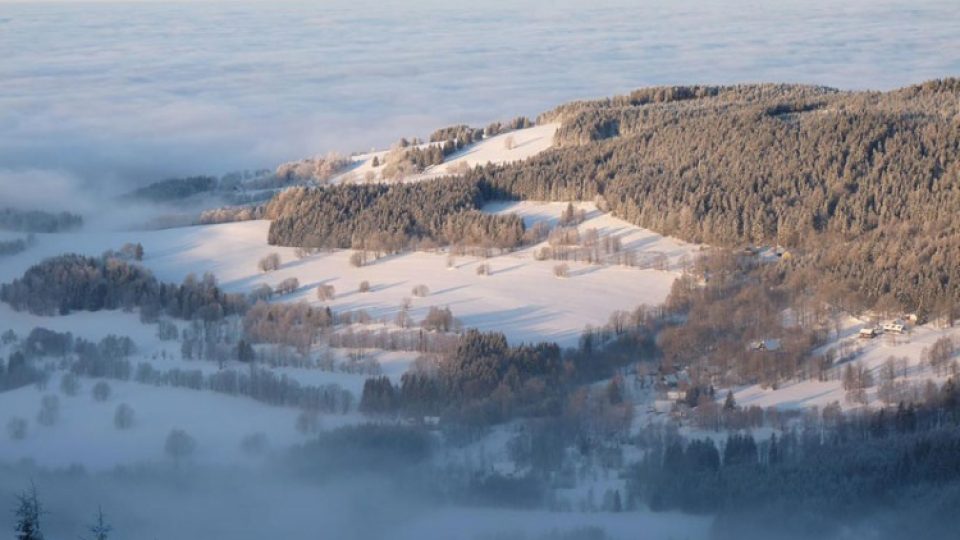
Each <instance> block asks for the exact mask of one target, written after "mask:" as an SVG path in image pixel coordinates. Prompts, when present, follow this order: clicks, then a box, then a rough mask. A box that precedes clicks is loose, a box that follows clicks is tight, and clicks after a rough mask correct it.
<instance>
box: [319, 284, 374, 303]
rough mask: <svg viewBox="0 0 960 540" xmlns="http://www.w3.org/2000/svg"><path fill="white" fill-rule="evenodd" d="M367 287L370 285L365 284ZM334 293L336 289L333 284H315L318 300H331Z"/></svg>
mask: <svg viewBox="0 0 960 540" xmlns="http://www.w3.org/2000/svg"><path fill="white" fill-rule="evenodd" d="M369 287H370V285H369V284H367V288H368V289H369ZM336 293H337V290H336V289H335V288H334V287H333V285H326V284H321V285H317V299H318V300H321V301H324V302H326V301H329V300H333V298H334V296H336Z"/></svg>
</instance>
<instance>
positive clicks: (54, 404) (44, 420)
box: [37, 394, 60, 426]
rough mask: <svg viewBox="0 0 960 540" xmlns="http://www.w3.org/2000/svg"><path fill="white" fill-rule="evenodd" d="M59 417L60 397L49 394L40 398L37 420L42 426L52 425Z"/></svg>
mask: <svg viewBox="0 0 960 540" xmlns="http://www.w3.org/2000/svg"><path fill="white" fill-rule="evenodd" d="M59 419H60V398H59V397H57V396H55V395H53V394H50V395H46V396H43V398H41V399H40V412H39V413H37V422H38V423H39V424H40V425H42V426H52V425H54V424H56V423H57V420H59Z"/></svg>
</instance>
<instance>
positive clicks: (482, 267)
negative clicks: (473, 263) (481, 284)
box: [477, 263, 490, 276]
mask: <svg viewBox="0 0 960 540" xmlns="http://www.w3.org/2000/svg"><path fill="white" fill-rule="evenodd" d="M477 275H478V276H489V275H490V265H489V264H487V263H483V264H479V265H477Z"/></svg>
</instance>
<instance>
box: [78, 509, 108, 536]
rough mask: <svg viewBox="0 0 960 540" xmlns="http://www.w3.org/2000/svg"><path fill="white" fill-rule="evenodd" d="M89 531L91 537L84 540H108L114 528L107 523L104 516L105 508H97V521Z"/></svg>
mask: <svg viewBox="0 0 960 540" xmlns="http://www.w3.org/2000/svg"><path fill="white" fill-rule="evenodd" d="M88 530H89V531H90V536H89V537H88V538H86V539H84V540H107V539H108V538H109V537H110V533H111V532H112V531H113V527H111V526H110V524H108V523H107V520H106V519H105V517H104V515H103V508H97V517H96V521H94V522H93V524H92V525H90V528H89V529H88Z"/></svg>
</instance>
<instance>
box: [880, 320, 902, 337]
mask: <svg viewBox="0 0 960 540" xmlns="http://www.w3.org/2000/svg"><path fill="white" fill-rule="evenodd" d="M883 331H884V332H889V333H891V334H902V333H904V332H906V331H907V323H905V322H903V321H902V320H900V319H897V320H895V321H890V322H886V323H883Z"/></svg>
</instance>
